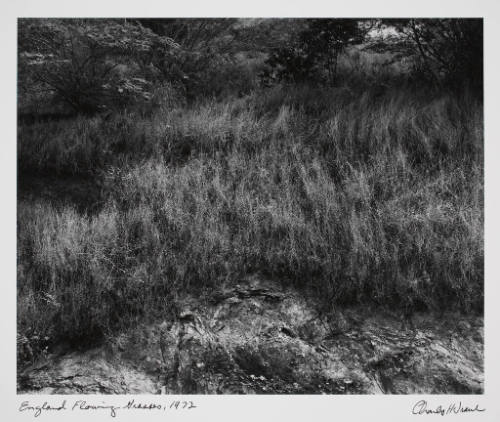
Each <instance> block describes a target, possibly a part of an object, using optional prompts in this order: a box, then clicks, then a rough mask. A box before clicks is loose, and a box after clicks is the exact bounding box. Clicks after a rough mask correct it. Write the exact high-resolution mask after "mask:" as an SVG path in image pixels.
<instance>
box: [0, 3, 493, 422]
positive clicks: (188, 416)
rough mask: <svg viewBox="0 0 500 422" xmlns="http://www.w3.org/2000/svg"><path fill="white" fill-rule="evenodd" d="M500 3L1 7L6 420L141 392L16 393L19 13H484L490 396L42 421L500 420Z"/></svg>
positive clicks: (200, 399) (320, 401) (295, 403)
mask: <svg viewBox="0 0 500 422" xmlns="http://www.w3.org/2000/svg"><path fill="white" fill-rule="evenodd" d="M499 5H500V2H498V1H496V0H474V1H472V0H468V1H466V0H454V1H453V0H446V1H444V0H418V1H401V0H400V1H397V0H390V1H387V0H385V1H382V0H379V1H375V0H372V1H369V0H364V1H362V0H348V1H331V0H330V1H328V0H324V1H318V0H307V1H298V0H288V1H281V2H278V1H274V0H252V1H245V2H237V1H235V0H233V1H230V0H225V1H222V0H207V1H202V0H199V1H192V0H190V1H188V0H182V1H179V2H172V1H148V0H140V1H137V0H136V1H132V0H121V1H118V0H113V1H109V0H108V1H104V0H100V1H99V0H81V1H77V2H75V1H70V0H41V1H36V0H18V1H17V2H15V1H9V2H7V1H5V0H4V2H3V3H2V4H1V5H0V11H1V16H0V42H1V46H2V48H1V50H0V53H1V54H2V57H1V60H0V83H1V90H0V95H1V97H0V98H1V99H0V116H1V117H0V118H1V123H2V125H1V132H0V133H1V135H2V142H1V146H2V149H1V153H0V172H1V177H0V181H1V182H0V183H1V188H2V189H1V193H2V196H3V198H4V199H3V201H2V202H3V203H2V206H1V207H0V213H1V218H0V224H1V226H0V234H1V236H2V237H1V240H0V248H1V250H0V257H1V261H0V262H1V264H2V265H1V269H2V283H3V285H2V287H3V288H2V295H0V296H1V297H0V300H1V302H0V309H1V314H0V333H1V337H0V338H1V340H2V346H1V347H0V365H1V366H0V368H1V371H0V419H2V420H6V421H7V420H8V421H11V420H33V415H32V414H30V413H28V412H23V413H20V412H19V411H18V407H19V405H20V403H21V402H22V401H24V400H30V401H32V402H36V403H40V404H41V403H43V401H44V400H45V399H46V400H48V401H50V402H51V403H54V404H56V403H57V402H58V398H59V397H61V398H66V400H67V401H68V404H71V403H72V402H74V401H75V400H77V399H83V400H87V401H88V402H92V403H95V404H100V403H101V402H102V401H105V402H106V404H115V405H122V404H123V403H126V401H127V400H128V399H129V398H133V397H134V396H100V395H92V396H89V395H85V396H54V395H50V396H41V395H36V396H28V395H17V394H16V359H15V353H16V347H15V341H16V149H17V141H16V77H17V76H16V73H17V67H16V49H17V44H16V43H17V28H16V25H17V18H18V17H319V16H330V17H483V18H484V40H485V41H484V42H485V49H484V51H485V89H484V90H485V105H484V109H485V187H486V202H485V204H486V206H485V246H486V253H485V262H486V268H485V270H486V271H485V298H486V299H485V305H486V308H485V393H484V394H483V395H478V396H474V395H467V396H451V395H439V396H420V395H419V396H413V395H405V396H383V395H377V396H365V395H363V396H343V395H341V396H326V395H323V396H321V395H314V396H313V395H306V396H284V395H279V396H278V395H272V396H263V395H258V396H232V395H231V396H230V395H225V396H207V395H194V396H167V397H166V396H146V395H140V396H135V398H136V400H138V401H141V402H148V401H153V402H161V403H164V404H168V403H170V401H172V400H174V399H175V398H178V399H180V400H186V399H187V400H193V401H194V402H195V403H196V405H197V406H198V408H197V409H194V410H190V411H176V412H168V411H167V412H145V411H129V412H123V411H122V412H120V413H119V415H118V416H117V417H116V418H115V419H113V418H111V417H110V415H109V413H107V412H92V413H90V414H85V413H84V412H71V413H67V412H64V413H50V414H47V413H44V414H42V416H40V417H39V418H37V419H34V420H68V419H71V420H77V421H80V420H82V421H83V420H88V419H89V418H92V420H97V421H99V420H107V421H109V420H120V421H129V420H130V421H132V420H137V419H139V418H141V419H145V418H147V419H148V420H164V421H165V420H183V421H194V420H207V421H212V420H215V421H219V420H227V421H233V420H243V421H246V420H248V421H259V422H260V421H268V420H272V421H281V420H297V421H307V420H310V421H332V422H333V421H365V420H369V421H372V420H382V421H406V420H421V419H429V418H430V419H436V420H439V419H440V418H441V416H439V415H431V416H413V415H411V407H412V406H413V404H414V403H415V402H416V401H417V400H419V399H422V398H425V399H426V400H427V401H428V402H429V406H430V407H432V406H433V405H436V406H437V405H439V404H442V405H443V406H447V405H448V404H449V403H451V402H458V401H462V403H465V404H467V405H475V404H479V406H480V407H484V408H486V412H483V413H474V414H462V415H456V416H455V415H448V416H445V417H443V418H444V419H443V420H464V421H466V420H473V419H474V420H482V421H500V410H499V408H500V377H499V367H500V365H499V363H498V359H499V358H500V341H499V339H498V337H497V332H498V328H497V324H496V323H497V321H499V318H498V317H499V314H500V311H499V309H500V304H499V299H500V295H499V284H498V282H499V270H498V265H495V262H496V261H497V260H498V258H497V256H498V252H499V250H500V249H499V247H500V245H499V242H498V237H499V235H500V223H499V217H498V216H500V199H499V198H500V196H499V195H498V193H497V192H498V191H499V190H498V186H499V182H500V139H499V136H498V135H499V134H500V115H499V112H500V90H499V86H500V83H499V78H500V60H499V51H500V47H499V45H498V42H499V40H500V13H499V10H500V9H499Z"/></svg>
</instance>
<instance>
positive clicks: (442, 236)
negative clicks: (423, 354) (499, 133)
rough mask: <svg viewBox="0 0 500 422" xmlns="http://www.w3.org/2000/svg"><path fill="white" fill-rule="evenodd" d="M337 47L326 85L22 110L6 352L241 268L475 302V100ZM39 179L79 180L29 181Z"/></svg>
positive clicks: (385, 301)
mask: <svg viewBox="0 0 500 422" xmlns="http://www.w3.org/2000/svg"><path fill="white" fill-rule="evenodd" d="M350 54H351V56H353V57H354V59H353V60H354V62H353V61H352V60H351V61H349V57H350V56H346V57H343V56H342V59H341V61H340V62H339V65H338V66H339V67H338V69H337V68H336V72H337V73H338V79H336V80H340V81H342V80H343V81H344V84H343V85H342V86H337V87H329V86H327V87H325V86H323V87H318V86H312V85H308V84H301V85H297V84H294V85H282V84H278V83H276V84H274V85H273V86H271V87H265V88H264V87H258V86H255V87H254V86H252V87H251V89H249V90H248V93H245V94H242V95H237V94H236V93H235V94H234V95H226V96H224V97H223V98H220V97H217V98H216V97H213V96H203V97H202V96H200V97H199V98H197V99H196V100H194V101H193V100H190V101H186V100H185V98H184V97H183V94H182V90H179V89H178V88H174V87H173V85H165V86H162V87H161V88H160V87H158V88H155V89H156V90H155V91H154V92H153V94H152V97H151V100H150V102H149V103H148V104H146V105H141V106H140V107H127V108H123V109H120V110H115V111H113V112H112V113H107V114H102V113H101V114H99V113H98V114H93V115H88V114H86V115H83V114H80V115H76V116H74V117H70V118H66V119H48V121H44V120H43V119H39V120H36V119H35V121H33V122H29V123H23V122H20V124H19V126H18V170H19V184H20V191H19V201H18V295H19V297H18V329H19V333H20V334H21V336H22V337H23V338H24V339H25V342H24V343H23V344H24V346H23V348H22V349H21V352H20V357H21V358H22V359H25V360H29V359H31V358H32V357H33V356H35V355H37V354H39V353H41V352H42V351H43V350H44V349H45V348H46V347H50V346H52V345H55V344H58V343H60V342H70V343H72V344H75V345H81V344H85V345H88V344H91V343H94V342H95V341H99V339H101V338H103V336H104V335H106V333H109V332H111V331H115V330H117V329H122V328H125V327H129V326H131V325H134V324H135V323H136V322H137V321H140V320H144V319H148V318H155V316H157V315H160V314H162V315H165V313H167V314H168V313H175V307H176V302H177V299H178V297H179V296H182V294H183V292H187V291H189V292H199V294H201V295H202V294H203V292H204V291H206V290H207V289H213V288H214V287H216V286H220V285H225V284H227V283H232V281H233V280H236V279H238V277H243V276H245V275H247V274H254V273H259V274H262V275H264V276H266V277H270V278H272V279H275V280H279V281H281V282H282V283H284V284H286V285H293V286H296V287H298V288H300V289H303V290H304V291H305V292H307V293H308V294H309V295H311V296H312V297H315V298H317V303H318V307H319V308H321V309H330V308H332V307H333V306H349V305H359V304H368V303H369V304H372V305H375V306H380V307H384V308H388V309H398V310H399V311H401V312H403V313H404V314H405V315H407V314H411V313H412V312H414V311H417V310H424V311H425V310H427V311H435V310H445V309H460V310H461V311H462V312H465V313H471V312H481V311H482V306H483V255H484V251H483V205H484V203H483V110H482V99H481V98H480V96H478V95H476V94H475V93H474V92H473V91H470V90H468V89H465V88H464V89H460V90H453V91H452V90H448V89H445V88H441V89H438V88H433V89H432V90H431V89H430V88H429V89H428V90H426V91H425V92H424V91H423V90H422V89H420V88H419V86H418V85H417V86H415V85H412V84H411V83H408V82H405V83H403V82H401V81H398V82H397V84H396V83H394V85H395V86H389V85H387V83H386V82H387V80H388V78H390V73H387V72H388V71H387V69H385V68H384V71H383V72H379V73H376V70H374V68H375V67H377V66H378V65H377V62H376V60H375V61H373V62H368V64H367V63H365V64H360V60H362V59H360V57H359V54H357V55H356V54H354V55H353V53H350ZM362 54H366V53H362ZM373 54H375V53H373ZM339 60H340V59H339ZM342 60H343V61H342ZM370 63H371V65H373V66H371V65H370ZM349 66H351V67H349ZM353 66H355V67H356V69H358V70H357V71H358V73H357V74H356V73H355V72H354V71H353V70H352V69H354V67H353ZM379 67H380V66H379ZM343 69H351V71H350V72H349V73H346V72H345V71H343ZM374 72H375V73H374ZM363 75H365V78H364V80H365V81H366V80H369V81H372V82H371V83H370V84H369V85H368V86H365V85H363V84H361V83H360V84H356V83H355V81H356V78H360V79H363V77H362V76H363ZM388 75H389V76H388ZM394 78H395V80H397V77H394ZM45 177H52V178H54V177H56V178H57V179H59V180H68V181H78V180H85V181H87V182H86V183H87V184H89V183H90V184H92V185H93V186H92V188H91V189H90V188H89V187H88V185H85V184H84V185H78V182H75V185H74V186H75V189H72V188H70V190H71V191H72V193H67V192H66V193H65V192H64V189H62V188H61V186H57V184H56V185H55V186H54V188H53V189H52V190H51V189H47V191H44V190H43V189H33V187H32V188H31V189H30V186H33V184H34V182H33V180H36V179H37V178H45ZM30 180H31V182H30ZM42 180H44V179H42ZM47 180H49V179H47ZM89 180H91V181H92V182H88V181H89ZM69 183H71V182H69ZM35 186H36V184H35ZM69 186H73V185H71V184H70V185H69ZM78 186H80V189H82V188H81V186H84V190H83V192H82V193H81V194H79V193H78V189H79V188H78ZM85 186H87V187H85ZM86 192H89V195H90V196H88V195H86ZM54 198H58V200H54ZM89 198H91V202H92V203H94V204H93V205H92V204H90V203H89V202H90V201H89ZM94 198H95V200H94ZM96 204H97V205H96Z"/></svg>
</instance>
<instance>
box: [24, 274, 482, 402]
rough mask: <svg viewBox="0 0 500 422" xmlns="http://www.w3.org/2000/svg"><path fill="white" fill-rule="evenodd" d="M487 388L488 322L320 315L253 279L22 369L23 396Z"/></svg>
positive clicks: (366, 313)
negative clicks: (175, 315) (171, 317)
mask: <svg viewBox="0 0 500 422" xmlns="http://www.w3.org/2000/svg"><path fill="white" fill-rule="evenodd" d="M229 284H230V285H229ZM483 381H484V380H483V321H482V318H478V317H463V316H458V315H451V314H445V315H441V316H438V315H432V316H431V315H429V314H427V315H425V316H423V315H415V316H414V317H413V318H411V319H404V318H400V317H399V316H398V315H390V314H389V313H382V312H381V311H377V312H372V311H370V310H369V309H359V308H358V309H350V310H345V311H338V312H332V313H330V314H328V315H320V314H318V313H317V312H316V311H314V307H312V306H310V304H309V303H308V301H307V300H306V299H305V298H304V296H303V295H301V294H300V293H299V292H297V291H294V290H292V289H290V288H283V287H282V286H281V285H278V284H276V283H273V282H271V281H267V280H264V279H262V278H260V277H257V276H253V277H247V278H245V279H241V280H237V282H235V283H228V285H227V286H225V287H222V288H221V289H219V290H218V291H216V292H212V294H211V295H210V297H209V298H208V299H207V300H204V301H203V303H202V302H201V301H200V300H198V299H196V298H194V297H186V298H185V299H184V300H182V309H181V312H180V317H179V319H178V320H177V321H176V322H175V323H171V322H168V321H158V322H157V323H151V324H142V325H140V326H138V327H136V328H135V329H133V330H128V331H126V332H123V333H121V334H120V335H117V336H115V337H113V338H110V339H108V341H106V344H103V345H101V346H99V347H96V348H93V349H91V350H87V351H72V352H65V351H64V350H63V349H61V350H60V351H59V352H57V353H55V354H52V355H49V356H46V357H45V358H43V359H41V360H39V361H37V362H36V363H35V364H34V365H31V366H29V367H28V368H25V369H24V370H23V371H21V372H20V373H19V375H18V392H20V393H40V394H76V393H83V394H86V393H104V394H124V393H132V394H140V393H148V394H155V393H167V394H169V393H170V394H175V393H201V394H207V393H208V394H215V393H217V394H245V393H248V394H253V393H257V394H281V393H284V394H301V393H306V394H377V393H386V394H440V393H441V394H444V393H446V394H469V393H472V394H478V393H481V392H482V391H483Z"/></svg>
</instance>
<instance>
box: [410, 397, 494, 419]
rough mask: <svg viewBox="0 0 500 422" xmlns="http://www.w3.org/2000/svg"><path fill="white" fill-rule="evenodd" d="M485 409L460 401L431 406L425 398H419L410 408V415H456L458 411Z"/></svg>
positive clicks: (471, 411)
mask: <svg viewBox="0 0 500 422" xmlns="http://www.w3.org/2000/svg"><path fill="white" fill-rule="evenodd" d="M485 410H486V409H482V408H480V407H479V405H478V404H476V405H475V406H474V407H470V406H466V405H465V404H463V403H462V402H461V401H459V402H458V403H450V404H449V405H448V406H443V405H441V404H440V405H439V406H437V407H433V408H431V407H430V406H428V404H427V401H426V400H420V401H418V402H417V403H415V404H414V405H413V408H412V410H411V413H412V415H441V416H446V415H452V414H453V415H456V414H460V413H473V412H484V411H485Z"/></svg>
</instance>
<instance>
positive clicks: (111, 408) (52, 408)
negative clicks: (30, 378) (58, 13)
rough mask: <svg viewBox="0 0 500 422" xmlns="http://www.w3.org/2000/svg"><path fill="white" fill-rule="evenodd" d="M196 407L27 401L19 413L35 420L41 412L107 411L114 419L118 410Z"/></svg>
mask: <svg viewBox="0 0 500 422" xmlns="http://www.w3.org/2000/svg"><path fill="white" fill-rule="evenodd" d="M195 408H196V406H195V404H194V403H193V402H192V401H180V400H173V401H171V402H169V403H168V404H164V403H153V402H151V403H141V402H137V401H135V400H129V401H128V402H127V403H126V404H124V405H123V406H115V405H112V404H106V403H105V402H101V403H99V404H98V403H91V402H88V401H87V400H75V401H74V402H72V403H71V404H69V403H68V402H67V401H66V400H63V401H62V402H61V403H58V404H57V405H54V404H50V403H48V402H46V401H45V402H43V404H41V405H39V404H31V403H30V402H29V401H23V402H22V403H21V405H20V406H19V409H18V410H19V412H33V416H34V417H35V418H37V417H38V416H40V415H41V414H42V413H43V412H46V413H50V412H60V411H82V410H84V411H85V410H87V411H93V410H95V411H97V410H100V411H103V410H105V411H108V412H109V414H110V416H112V417H113V418H114V417H116V414H117V412H118V410H120V409H121V410H132V409H135V410H150V411H154V410H163V411H166V410H182V409H195Z"/></svg>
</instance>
